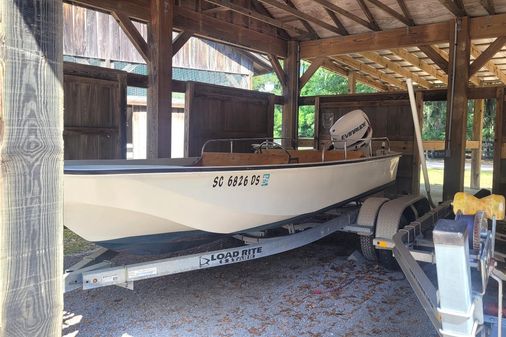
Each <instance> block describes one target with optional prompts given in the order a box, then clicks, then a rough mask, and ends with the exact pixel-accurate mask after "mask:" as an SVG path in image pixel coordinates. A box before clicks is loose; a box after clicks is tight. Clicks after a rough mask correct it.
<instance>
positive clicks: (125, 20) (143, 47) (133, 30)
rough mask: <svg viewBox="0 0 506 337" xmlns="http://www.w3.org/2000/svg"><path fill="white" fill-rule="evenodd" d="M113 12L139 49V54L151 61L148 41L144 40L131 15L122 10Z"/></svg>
mask: <svg viewBox="0 0 506 337" xmlns="http://www.w3.org/2000/svg"><path fill="white" fill-rule="evenodd" d="M111 14H112V16H113V17H114V18H115V19H116V21H117V22H118V25H119V26H120V27H121V29H122V30H123V32H124V33H125V34H126V35H127V37H128V39H129V40H130V42H131V43H132V44H133V46H134V47H135V49H137V51H138V52H139V54H140V55H141V56H142V58H143V59H144V61H146V63H149V48H148V43H147V42H146V40H144V38H143V37H142V35H141V33H139V31H138V30H137V27H135V26H134V24H133V22H132V20H130V17H128V15H127V14H125V13H123V12H121V11H113V12H112V13H111Z"/></svg>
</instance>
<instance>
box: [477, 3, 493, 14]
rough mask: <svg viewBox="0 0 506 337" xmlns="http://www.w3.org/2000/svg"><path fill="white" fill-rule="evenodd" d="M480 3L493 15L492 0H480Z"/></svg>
mask: <svg viewBox="0 0 506 337" xmlns="http://www.w3.org/2000/svg"><path fill="white" fill-rule="evenodd" d="M480 4H481V5H482V6H483V8H485V9H486V10H487V12H488V14H490V15H495V6H494V1H493V0H480Z"/></svg>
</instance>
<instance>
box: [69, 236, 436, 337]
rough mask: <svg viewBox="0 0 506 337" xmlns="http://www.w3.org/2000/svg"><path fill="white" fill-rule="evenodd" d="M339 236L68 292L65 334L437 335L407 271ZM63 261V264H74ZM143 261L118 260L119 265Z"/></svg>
mask: <svg viewBox="0 0 506 337" xmlns="http://www.w3.org/2000/svg"><path fill="white" fill-rule="evenodd" d="M357 248H358V247H357V240H356V239H355V237H353V236H348V235H343V234H340V235H336V236H332V237H328V238H325V239H323V240H320V241H318V242H316V243H313V244H311V245H308V246H305V247H302V248H300V249H297V250H294V251H291V252H286V253H283V254H279V255H275V256H271V257H267V258H264V259H259V260H255V261H248V262H244V263H240V264H235V265H228V266H223V267H218V268H211V269H207V270H199V271H194V272H188V273H184V274H178V275H171V276H167V277H161V278H156V279H151V280H145V281H140V282H137V283H136V284H135V290H133V291H131V290H127V289H123V288H119V287H108V288H101V289H95V290H89V291H81V290H77V291H74V292H71V293H68V294H66V295H65V313H64V326H63V335H64V336H80V337H85V336H100V337H102V336H111V337H129V336H132V337H148V336H149V337H157V336H298V337H299V336H300V337H303V336H308V337H315V336H343V337H351V336H378V337H380V336H389V337H391V336H403V337H418V336H420V337H422V336H423V337H431V336H436V332H435V330H434V328H433V327H432V325H431V323H430V322H429V319H428V318H427V316H426V314H425V312H424V311H423V309H422V307H421V306H420V304H419V302H418V300H417V299H416V297H415V295H414V293H413V291H412V290H411V288H410V286H409V284H408V282H407V281H406V279H405V278H404V275H403V274H402V273H401V272H389V271H386V270H384V269H383V268H380V267H378V266H376V265H374V264H369V263H367V262H364V261H360V260H359V261H358V262H356V261H351V260H347V257H348V256H349V255H350V253H352V252H353V251H354V250H355V249H357ZM78 259H79V258H78V256H75V255H74V256H67V257H66V258H65V262H66V265H69V264H72V263H74V262H76V260H78ZM141 260H145V258H141V257H132V256H125V255H124V256H121V255H119V256H118V257H116V258H115V260H114V261H115V263H116V264H118V265H121V264H124V263H129V262H130V263H131V262H133V261H136V262H137V261H141Z"/></svg>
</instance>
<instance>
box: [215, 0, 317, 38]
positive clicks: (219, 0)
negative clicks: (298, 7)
mask: <svg viewBox="0 0 506 337" xmlns="http://www.w3.org/2000/svg"><path fill="white" fill-rule="evenodd" d="M206 1H207V2H209V3H212V4H215V5H218V6H222V7H225V8H227V9H230V10H231V11H233V12H236V13H239V14H242V15H244V16H247V17H250V18H253V19H255V20H258V21H260V22H264V23H267V24H269V25H271V26H273V27H277V28H281V29H284V30H286V31H287V32H292V33H293V34H298V35H307V33H308V32H306V31H304V30H302V29H299V28H297V27H294V26H291V25H288V24H286V23H283V22H280V21H278V20H276V19H273V18H271V17H268V16H266V15H262V14H260V13H258V12H257V11H255V10H252V9H249V8H246V7H242V6H239V5H237V4H234V3H233V2H231V1H229V0H206Z"/></svg>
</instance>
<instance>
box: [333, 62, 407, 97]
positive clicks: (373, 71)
mask: <svg viewBox="0 0 506 337" xmlns="http://www.w3.org/2000/svg"><path fill="white" fill-rule="evenodd" d="M333 59H334V60H336V61H339V62H341V63H343V64H346V65H347V66H349V67H352V68H354V69H356V70H359V71H361V72H363V73H366V74H368V75H370V76H372V77H373V78H376V79H379V80H381V81H384V82H386V83H389V84H391V85H393V86H394V87H397V88H400V89H405V88H406V83H404V82H403V81H401V80H399V79H397V78H395V77H393V76H391V75H388V74H386V73H384V72H382V71H380V70H379V69H377V68H375V67H372V66H370V65H367V64H365V63H362V62H360V61H357V60H355V59H354V58H353V57H351V56H347V55H341V56H335V57H333Z"/></svg>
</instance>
